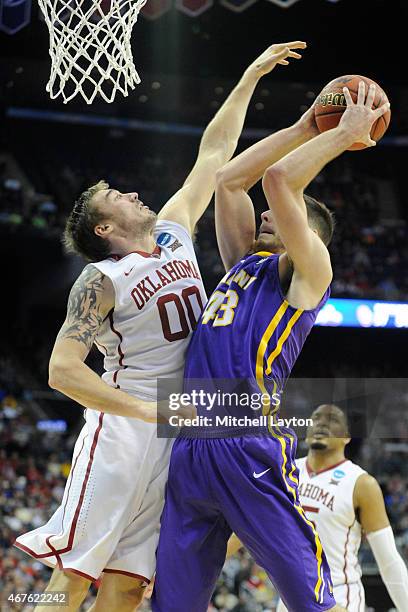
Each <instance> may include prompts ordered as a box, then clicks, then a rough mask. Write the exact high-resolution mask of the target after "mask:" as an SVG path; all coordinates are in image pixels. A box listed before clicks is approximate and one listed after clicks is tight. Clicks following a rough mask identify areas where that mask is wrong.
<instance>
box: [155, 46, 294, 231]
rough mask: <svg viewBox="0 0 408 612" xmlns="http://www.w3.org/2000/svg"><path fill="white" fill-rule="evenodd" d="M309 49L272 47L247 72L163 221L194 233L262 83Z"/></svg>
mask: <svg viewBox="0 0 408 612" xmlns="http://www.w3.org/2000/svg"><path fill="white" fill-rule="evenodd" d="M305 46H306V45H305V43H303V42H301V41H295V42H291V43H285V44H281V45H272V46H271V47H269V48H268V49H267V50H266V51H264V53H262V55H260V56H259V57H258V58H257V59H256V60H255V61H254V62H253V63H252V64H251V65H250V66H249V67H248V68H247V69H246V71H245V72H244V74H243V76H242V78H241V80H240V81H239V83H238V84H237V86H236V87H235V88H234V89H233V91H232V92H231V94H230V95H229V96H228V98H227V99H226V101H225V102H224V104H223V105H222V106H221V108H220V109H219V111H218V112H217V114H216V115H215V117H214V118H213V119H212V121H211V122H210V123H209V125H208V126H207V128H206V129H205V131H204V134H203V136H202V138H201V142H200V148H199V151H198V156H197V159H196V162H195V164H194V167H193V169H192V171H191V172H190V174H189V175H188V177H187V179H186V181H185V182H184V185H183V186H182V187H181V189H180V190H179V191H178V192H177V193H176V194H175V195H174V196H173V197H172V198H171V199H170V200H169V201H168V202H167V203H166V204H165V206H164V207H163V208H162V210H161V211H160V213H159V219H168V220H170V221H176V222H178V223H181V224H182V225H184V226H185V227H186V228H187V229H188V230H189V231H190V233H192V232H193V230H194V227H195V225H196V223H197V221H198V220H199V219H200V217H201V215H202V214H203V213H204V211H205V210H206V208H207V206H208V205H209V203H210V201H211V198H212V195H213V193H214V190H215V180H216V178H215V175H216V172H217V170H219V168H221V167H222V166H223V165H224V164H226V163H227V161H228V160H229V159H231V157H232V155H233V153H234V151H235V149H236V146H237V143H238V139H239V136H240V134H241V131H242V126H243V123H244V119H245V115H246V111H247V108H248V104H249V101H250V99H251V97H252V94H253V92H254V90H255V87H256V85H257V83H258V81H259V80H260V78H261V77H262V76H264V75H265V74H268V73H269V72H270V71H271V70H273V68H274V67H275V66H276V65H277V64H283V65H286V64H288V60H287V59H286V58H289V57H300V56H299V54H298V53H297V52H296V51H294V49H303V48H304V47H305Z"/></svg>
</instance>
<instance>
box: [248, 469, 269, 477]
mask: <svg viewBox="0 0 408 612" xmlns="http://www.w3.org/2000/svg"><path fill="white" fill-rule="evenodd" d="M271 469H272V468H268V469H267V470H265V471H264V472H260V473H259V474H257V473H256V472H254V474H253V476H254V478H260V477H261V476H263V475H264V474H266V472H269V470H271Z"/></svg>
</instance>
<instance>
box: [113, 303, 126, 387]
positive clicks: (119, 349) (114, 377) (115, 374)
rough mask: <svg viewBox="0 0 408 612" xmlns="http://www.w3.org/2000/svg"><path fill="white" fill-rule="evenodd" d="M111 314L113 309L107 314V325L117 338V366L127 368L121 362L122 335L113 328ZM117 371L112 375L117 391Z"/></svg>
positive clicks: (123, 355) (122, 358)
mask: <svg viewBox="0 0 408 612" xmlns="http://www.w3.org/2000/svg"><path fill="white" fill-rule="evenodd" d="M113 312H114V309H112V310H111V311H110V313H109V324H110V328H111V330H112V332H113V333H114V334H116V335H117V337H118V338H119V344H118V347H117V349H118V354H119V365H120V367H121V368H127V366H124V365H123V360H124V358H125V354H124V352H123V351H122V342H123V337H122V334H121V333H120V332H119V331H118V330H117V329H115V326H114V324H113ZM119 371H120V370H119V369H118V370H116V371H115V373H114V374H113V382H114V383H115V385H116V387H117V388H118V389H120V386H119V384H118V383H117V382H116V381H117V378H118V373H119Z"/></svg>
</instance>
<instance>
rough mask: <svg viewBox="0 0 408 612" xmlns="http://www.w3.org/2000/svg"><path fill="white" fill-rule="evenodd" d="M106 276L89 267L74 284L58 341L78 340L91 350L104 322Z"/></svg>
mask: <svg viewBox="0 0 408 612" xmlns="http://www.w3.org/2000/svg"><path fill="white" fill-rule="evenodd" d="M103 279H104V275H103V274H102V273H101V272H99V270H97V269H96V268H95V267H94V266H87V267H86V268H85V269H84V271H83V272H82V274H81V275H80V276H79V278H78V279H77V280H76V282H75V283H74V285H73V287H72V289H71V292H70V294H69V298H68V307H67V316H66V319H65V322H64V324H63V326H62V328H61V330H60V332H59V334H58V339H59V340H62V339H65V340H76V341H77V342H81V343H82V344H84V345H85V346H86V347H87V348H88V350H90V349H91V347H92V344H93V342H94V339H95V336H96V334H97V333H98V330H99V328H100V326H101V325H102V322H103V320H104V318H105V317H104V313H103V311H102V295H103Z"/></svg>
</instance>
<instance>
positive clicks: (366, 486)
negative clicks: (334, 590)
mask: <svg viewBox="0 0 408 612" xmlns="http://www.w3.org/2000/svg"><path fill="white" fill-rule="evenodd" d="M353 497H354V505H355V507H356V509H358V512H359V520H360V523H361V526H362V528H363V530H364V532H365V534H366V536H367V540H368V543H369V544H370V546H371V549H372V551H373V554H374V557H375V560H376V561H377V565H378V569H379V570H380V574H381V577H382V579H383V581H384V584H385V586H386V587H387V591H388V593H389V595H390V597H391V599H392V601H393V602H394V605H395V607H396V608H397V610H398V612H403V611H404V610H406V609H407V603H408V571H407V568H406V565H405V563H404V561H403V560H402V558H401V555H400V554H399V552H398V550H397V547H396V545H395V540H394V534H393V532H392V529H391V526H390V523H389V520H388V516H387V512H386V510H385V505H384V498H383V494H382V492H381V489H380V486H379V484H378V482H377V481H376V480H375V478H373V477H372V476H370V475H369V474H362V475H361V476H360V478H359V479H358V480H357V482H356V485H355V487H354V496H353Z"/></svg>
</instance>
